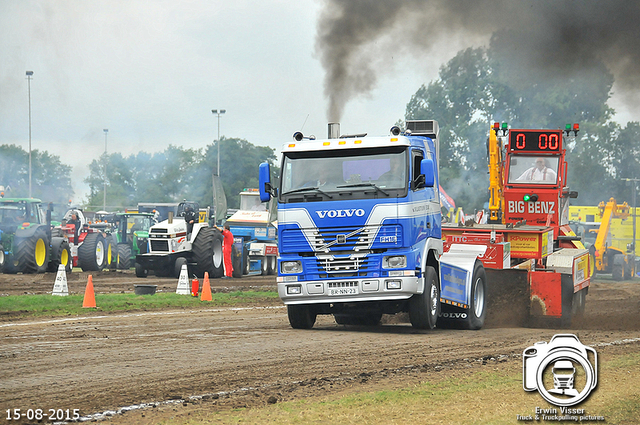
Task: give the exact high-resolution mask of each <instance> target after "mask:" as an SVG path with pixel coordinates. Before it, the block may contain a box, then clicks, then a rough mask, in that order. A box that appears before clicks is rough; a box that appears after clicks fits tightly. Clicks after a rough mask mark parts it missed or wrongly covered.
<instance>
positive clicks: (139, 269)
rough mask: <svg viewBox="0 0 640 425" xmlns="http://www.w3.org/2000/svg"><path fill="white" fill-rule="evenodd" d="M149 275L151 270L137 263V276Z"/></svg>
mask: <svg viewBox="0 0 640 425" xmlns="http://www.w3.org/2000/svg"><path fill="white" fill-rule="evenodd" d="M148 275H149V270H147V269H145V268H144V267H142V264H140V263H136V277H147V276H148Z"/></svg>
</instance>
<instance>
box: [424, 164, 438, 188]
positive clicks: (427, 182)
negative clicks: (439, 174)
mask: <svg viewBox="0 0 640 425" xmlns="http://www.w3.org/2000/svg"><path fill="white" fill-rule="evenodd" d="M420 174H422V175H424V186H426V187H433V186H435V184H436V181H435V179H436V173H435V169H434V166H433V160H432V159H429V158H426V159H423V160H422V161H421V162H420Z"/></svg>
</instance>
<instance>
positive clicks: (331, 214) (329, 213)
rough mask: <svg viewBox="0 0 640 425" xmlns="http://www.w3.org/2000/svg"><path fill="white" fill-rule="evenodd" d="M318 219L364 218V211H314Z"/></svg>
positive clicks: (359, 209) (360, 209)
mask: <svg viewBox="0 0 640 425" xmlns="http://www.w3.org/2000/svg"><path fill="white" fill-rule="evenodd" d="M316 214H318V217H320V218H325V217H328V218H340V217H353V216H356V217H362V216H364V210H363V209H362V208H358V209H355V208H352V209H350V210H324V211H316Z"/></svg>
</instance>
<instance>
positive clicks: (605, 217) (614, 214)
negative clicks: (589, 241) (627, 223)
mask: <svg viewBox="0 0 640 425" xmlns="http://www.w3.org/2000/svg"><path fill="white" fill-rule="evenodd" d="M598 208H600V216H601V217H602V219H601V220H600V228H599V229H598V236H597V237H596V242H595V243H594V244H593V245H594V247H595V248H596V268H597V269H598V270H602V268H603V264H602V261H603V256H604V251H605V249H606V248H607V247H606V243H607V236H608V235H609V227H610V226H611V219H612V218H622V219H624V218H627V217H629V205H627V203H626V202H625V203H624V204H618V203H617V202H616V200H615V199H614V198H611V199H609V202H607V203H606V204H605V203H604V201H603V202H600V204H599V205H598Z"/></svg>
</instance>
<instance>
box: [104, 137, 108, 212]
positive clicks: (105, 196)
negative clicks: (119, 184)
mask: <svg viewBox="0 0 640 425" xmlns="http://www.w3.org/2000/svg"><path fill="white" fill-rule="evenodd" d="M102 131H104V180H103V183H104V187H103V192H104V193H103V195H104V199H103V201H102V210H103V211H106V210H107V162H108V161H107V133H109V129H108V128H105V129H104V130H102Z"/></svg>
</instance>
